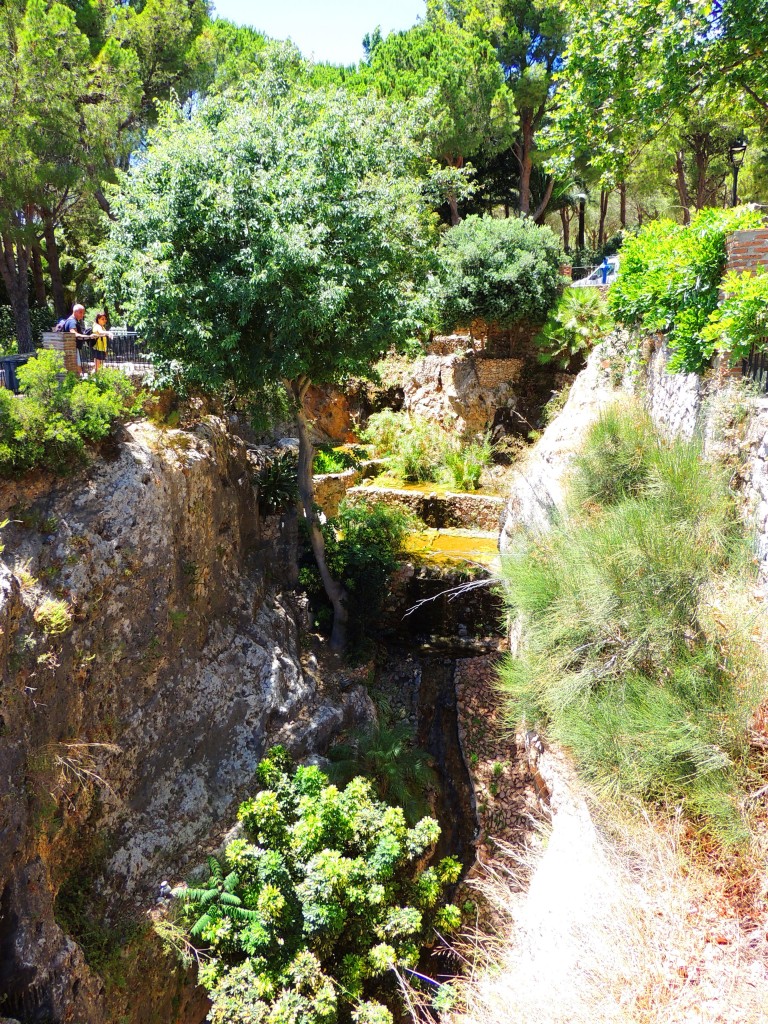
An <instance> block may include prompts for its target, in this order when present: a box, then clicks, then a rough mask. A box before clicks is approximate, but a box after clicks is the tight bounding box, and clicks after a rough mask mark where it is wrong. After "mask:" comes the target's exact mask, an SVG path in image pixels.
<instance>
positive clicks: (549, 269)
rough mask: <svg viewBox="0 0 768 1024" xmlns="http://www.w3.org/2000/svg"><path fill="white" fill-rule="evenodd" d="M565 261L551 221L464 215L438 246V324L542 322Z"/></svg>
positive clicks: (553, 300)
mask: <svg viewBox="0 0 768 1024" xmlns="http://www.w3.org/2000/svg"><path fill="white" fill-rule="evenodd" d="M562 261H563V254H562V249H561V247H560V241H559V239H558V238H557V237H556V236H555V235H554V234H553V232H552V231H551V230H550V229H549V228H547V227H538V226H537V225H536V224H534V223H533V221H531V220H527V219H526V220H524V219H520V218H517V217H510V218H507V219H504V220H501V219H499V218H496V217H477V216H474V215H473V216H471V217H467V218H465V219H464V220H463V221H462V222H461V224H458V225H457V226H456V227H455V228H451V230H450V231H448V232H446V234H445V235H444V236H443V239H442V242H441V245H440V249H439V252H438V263H439V269H438V274H437V282H436V287H435V297H436V302H437V308H438V319H439V323H440V326H441V327H442V328H443V329H445V330H449V331H450V330H453V329H454V328H455V327H457V326H462V325H466V324H469V323H471V321H472V320H475V319H481V320H485V321H486V323H489V324H491V323H495V324H498V325H499V327H512V326H514V325H515V324H517V323H520V322H521V321H530V322H531V323H542V322H543V321H544V320H545V319H546V317H547V314H548V313H549V311H550V309H552V307H553V306H554V305H555V304H556V302H557V299H558V296H559V294H560V290H561V288H562V285H563V278H562V276H561V274H560V265H561V263H562Z"/></svg>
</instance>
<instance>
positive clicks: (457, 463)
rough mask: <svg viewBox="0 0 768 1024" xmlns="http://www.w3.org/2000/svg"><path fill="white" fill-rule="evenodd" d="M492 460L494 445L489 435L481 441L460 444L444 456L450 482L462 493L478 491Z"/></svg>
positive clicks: (448, 450)
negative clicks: (485, 470) (484, 472)
mask: <svg viewBox="0 0 768 1024" xmlns="http://www.w3.org/2000/svg"><path fill="white" fill-rule="evenodd" d="M492 459H493V444H492V443H491V439H490V437H489V435H487V434H486V435H485V437H483V438H482V439H481V440H479V441H466V442H459V443H458V444H457V445H456V446H455V447H449V448H447V449H446V451H445V453H444V455H443V461H444V463H445V468H446V471H447V474H448V478H449V482H450V483H452V484H453V486H454V487H455V488H456V489H457V490H460V491H476V490H477V488H478V487H479V486H480V477H481V476H482V475H483V470H484V469H486V468H487V467H488V466H489V465H490V464H491V460H492Z"/></svg>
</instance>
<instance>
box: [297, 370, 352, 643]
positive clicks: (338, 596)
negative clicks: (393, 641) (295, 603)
mask: <svg viewBox="0 0 768 1024" xmlns="http://www.w3.org/2000/svg"><path fill="white" fill-rule="evenodd" d="M309 384H310V381H309V380H307V379H306V378H301V379H300V380H298V381H296V382H294V383H293V384H292V385H291V390H292V392H293V395H294V397H295V399H296V405H297V416H298V423H299V470H298V477H299V479H298V483H299V501H300V503H301V507H302V510H303V512H304V518H305V519H306V521H307V528H308V530H309V541H310V544H311V545H312V553H313V554H314V556H315V561H316V562H317V568H318V569H319V570H320V579H321V580H322V581H323V587H324V589H325V592H326V594H327V595H328V600H329V601H330V602H331V605H332V606H333V629H332V631H331V650H333V651H343V650H344V648H345V647H346V644H347V621H348V619H349V613H348V611H347V605H346V599H347V595H346V592H345V590H344V588H343V587H342V585H341V584H340V583H339V582H338V581H337V580H335V579H334V578H333V577H332V576H331V574H330V572H329V570H328V564H327V562H326V560H325V540H324V539H323V532H322V530H321V529H320V523H319V521H318V518H317V513H316V512H315V501H314V487H313V483H312V461H313V459H314V455H315V449H314V448H313V446H312V441H311V438H310V424H309V420H308V418H307V413H306V410H305V408H304V399H305V397H306V394H307V389H308V388H309Z"/></svg>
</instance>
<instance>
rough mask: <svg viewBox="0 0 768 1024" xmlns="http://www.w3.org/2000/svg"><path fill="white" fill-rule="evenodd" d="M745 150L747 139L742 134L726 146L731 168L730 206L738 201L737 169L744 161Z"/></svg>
mask: <svg viewBox="0 0 768 1024" xmlns="http://www.w3.org/2000/svg"><path fill="white" fill-rule="evenodd" d="M746 152H747V140H746V139H745V138H744V137H743V136H742V137H741V138H740V139H736V141H735V142H732V143H731V144H730V146H729V147H728V159H729V160H730V161H731V167H732V168H733V191H732V192H731V206H736V204H737V203H738V199H739V196H738V188H739V170H740V169H741V165H742V164H743V163H744V154H745V153H746Z"/></svg>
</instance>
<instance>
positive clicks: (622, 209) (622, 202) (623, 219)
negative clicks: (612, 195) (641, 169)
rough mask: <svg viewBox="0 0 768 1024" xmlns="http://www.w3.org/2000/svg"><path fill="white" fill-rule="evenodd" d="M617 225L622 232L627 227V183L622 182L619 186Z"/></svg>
mask: <svg viewBox="0 0 768 1024" xmlns="http://www.w3.org/2000/svg"><path fill="white" fill-rule="evenodd" d="M619 224H620V225H621V229H622V231H623V230H624V229H625V228H626V226H627V183H626V181H622V183H621V184H620V185H619Z"/></svg>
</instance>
